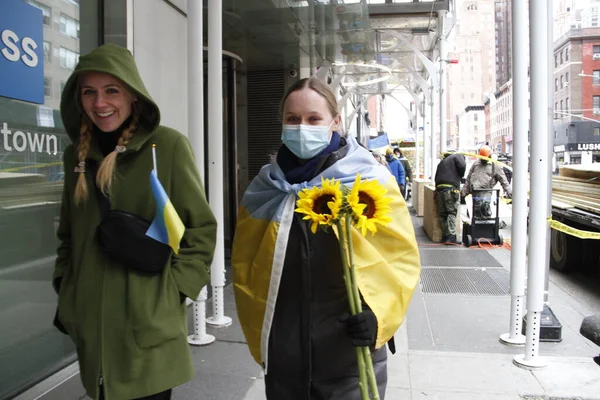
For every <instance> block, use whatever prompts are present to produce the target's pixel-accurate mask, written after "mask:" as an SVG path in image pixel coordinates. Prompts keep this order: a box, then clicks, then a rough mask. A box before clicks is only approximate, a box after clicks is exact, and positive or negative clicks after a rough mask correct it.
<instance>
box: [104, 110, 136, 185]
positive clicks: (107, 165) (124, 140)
mask: <svg viewBox="0 0 600 400" xmlns="http://www.w3.org/2000/svg"><path fill="white" fill-rule="evenodd" d="M137 124H138V116H137V113H135V114H134V115H133V118H132V120H131V123H130V124H129V126H128V127H127V128H126V129H125V130H123V133H122V134H121V137H120V138H119V141H118V142H117V146H116V147H115V149H114V150H113V151H111V152H110V154H109V155H107V156H106V157H104V160H103V161H102V164H100V168H99V169H98V175H96V186H98V187H99V188H100V190H101V191H102V193H104V194H105V195H107V196H108V194H109V192H110V186H111V185H112V179H113V176H114V173H115V167H116V164H117V155H118V154H119V153H123V152H125V150H127V145H128V144H129V140H130V139H131V137H132V136H133V134H134V133H135V131H136V130H137Z"/></svg>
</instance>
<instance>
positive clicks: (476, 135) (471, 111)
mask: <svg viewBox="0 0 600 400" xmlns="http://www.w3.org/2000/svg"><path fill="white" fill-rule="evenodd" d="M485 123H486V118H485V107H484V106H467V107H465V109H464V111H463V112H462V113H461V114H460V115H459V116H458V149H459V150H460V151H466V152H476V151H477V150H478V149H479V147H481V145H483V144H485V141H486V140H485Z"/></svg>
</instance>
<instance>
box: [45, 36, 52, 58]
mask: <svg viewBox="0 0 600 400" xmlns="http://www.w3.org/2000/svg"><path fill="white" fill-rule="evenodd" d="M44 61H46V62H50V61H52V43H50V42H46V41H45V40H44Z"/></svg>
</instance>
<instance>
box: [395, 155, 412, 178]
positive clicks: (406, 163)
mask: <svg viewBox="0 0 600 400" xmlns="http://www.w3.org/2000/svg"><path fill="white" fill-rule="evenodd" d="M394 155H395V156H396V158H397V159H398V160H400V162H401V163H402V166H403V167H404V172H405V176H406V183H408V182H412V179H413V175H412V174H413V172H412V166H411V165H410V161H408V158H406V157H404V154H402V150H400V149H399V148H397V147H396V148H395V149H394Z"/></svg>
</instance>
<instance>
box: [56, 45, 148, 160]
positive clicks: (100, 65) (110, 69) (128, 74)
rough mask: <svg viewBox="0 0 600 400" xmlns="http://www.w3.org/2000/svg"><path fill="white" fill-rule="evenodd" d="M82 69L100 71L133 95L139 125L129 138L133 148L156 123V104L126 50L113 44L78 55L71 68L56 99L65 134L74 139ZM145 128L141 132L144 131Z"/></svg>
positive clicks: (74, 140)
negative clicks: (116, 80) (135, 100)
mask: <svg viewBox="0 0 600 400" xmlns="http://www.w3.org/2000/svg"><path fill="white" fill-rule="evenodd" d="M86 72H104V73H107V74H110V75H112V76H114V77H115V78H117V79H119V80H121V81H122V82H123V83H125V84H126V85H127V86H128V87H129V88H130V89H131V91H132V92H133V93H134V95H135V97H137V99H138V101H137V102H136V104H135V107H136V109H137V112H138V113H139V116H140V127H141V128H142V129H138V131H137V132H136V133H135V134H134V135H133V137H132V139H131V140H130V142H129V145H128V146H127V147H128V150H136V149H138V148H139V147H141V145H142V144H143V142H144V141H145V140H146V139H147V138H148V137H147V136H149V135H148V133H151V132H153V131H154V130H155V129H156V128H157V127H158V125H159V124H160V111H159V109H158V106H157V105H156V103H155V102H154V100H152V97H150V95H149V94H148V90H146V87H145V86H144V82H143V81H142V78H141V76H140V73H139V71H138V68H137V65H136V64H135V60H134V58H133V56H132V55H131V53H130V52H129V50H127V49H125V48H123V47H121V46H118V45H116V44H112V43H109V44H105V45H102V46H100V47H98V48H96V49H95V50H93V51H91V52H90V53H88V54H86V55H84V56H81V57H80V58H79V62H78V63H77V67H75V71H73V74H71V76H70V77H69V79H68V80H67V83H66V84H65V87H64V90H63V93H62V97H61V99H60V115H61V118H62V120H63V124H64V126H65V128H66V130H67V133H68V135H69V137H70V138H71V141H72V142H73V143H77V141H78V139H79V132H80V127H81V117H82V113H83V110H82V109H81V106H80V104H79V100H78V99H79V93H78V86H79V85H78V79H79V76H81V75H82V74H85V73H86ZM144 131H145V132H144Z"/></svg>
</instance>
